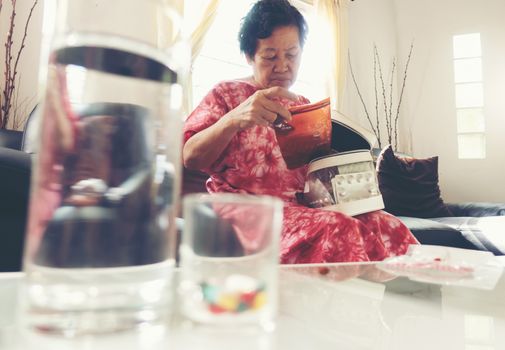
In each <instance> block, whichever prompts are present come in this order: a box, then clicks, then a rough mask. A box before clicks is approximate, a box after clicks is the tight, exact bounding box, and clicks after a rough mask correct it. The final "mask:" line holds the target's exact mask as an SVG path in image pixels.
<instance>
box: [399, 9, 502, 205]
mask: <svg viewBox="0 0 505 350" xmlns="http://www.w3.org/2000/svg"><path fill="white" fill-rule="evenodd" d="M394 5H395V10H396V13H397V25H398V33H399V37H398V51H399V52H405V51H407V49H408V45H410V41H411V40H412V39H415V48H414V50H415V52H414V54H413V60H412V62H411V68H410V69H409V77H408V81H407V89H406V95H405V101H404V104H403V107H404V108H403V110H402V114H403V116H405V118H406V119H405V120H406V123H404V125H403V127H404V132H405V134H407V135H408V133H409V130H410V131H411V133H412V147H413V154H414V155H415V156H417V157H429V156H435V155H438V156H439V173H440V184H441V189H442V195H443V198H444V199H445V200H446V201H450V202H462V201H493V202H503V201H505V184H504V183H503V178H504V174H505V156H504V153H503V150H504V148H505V147H504V146H505V141H504V140H505V138H504V136H503V135H505V119H504V117H505V99H504V98H503V91H505V63H504V62H505V45H504V43H505V24H504V22H503V14H504V13H505V1H503V0H485V1H474V0H424V1H418V0H395V1H394ZM473 32H480V33H481V42H482V55H483V63H482V64H483V82H484V100H485V102H484V103H485V107H484V113H485V117H486V139H487V149H486V153H487V157H486V159H482V160H460V159H458V150H457V136H456V111H455V105H454V100H455V97H454V76H453V61H452V36H453V35H455V34H465V33H473Z"/></svg>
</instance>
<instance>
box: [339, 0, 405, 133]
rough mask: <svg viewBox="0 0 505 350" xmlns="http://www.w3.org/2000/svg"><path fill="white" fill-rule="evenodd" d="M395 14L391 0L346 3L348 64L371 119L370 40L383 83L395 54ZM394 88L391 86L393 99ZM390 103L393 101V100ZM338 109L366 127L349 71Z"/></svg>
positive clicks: (372, 61) (372, 113)
mask: <svg viewBox="0 0 505 350" xmlns="http://www.w3.org/2000/svg"><path fill="white" fill-rule="evenodd" d="M396 35H397V34H396V14H395V8H394V3H393V0H358V1H354V2H351V3H350V5H349V52H350V55H351V59H350V61H351V64H352V68H353V71H354V75H355V77H356V81H357V83H358V87H359V89H360V92H361V94H362V96H363V99H364V101H365V104H366V107H367V110H368V113H369V115H370V117H371V118H372V119H373V120H374V121H375V118H376V109H375V104H376V103H375V101H376V99H375V91H374V54H373V47H374V44H375V45H377V49H378V51H379V55H380V57H381V65H382V70H383V75H384V79H385V80H386V84H388V82H389V78H390V76H391V75H390V69H391V63H392V57H394V56H396V53H397V47H396ZM378 84H379V85H378V89H379V90H378V91H379V96H378V99H379V102H381V101H382V100H383V99H382V92H381V91H382V90H381V89H382V88H381V85H380V82H378ZM396 96H397V90H396V89H393V98H394V99H396ZM393 105H394V103H393ZM340 110H341V111H342V112H343V113H344V114H345V115H347V116H349V117H350V118H352V119H355V120H357V121H358V122H359V123H360V124H361V125H362V126H364V127H367V128H368V129H370V125H369V123H368V121H367V119H366V114H365V112H364V108H363V104H362V103H361V102H360V98H359V97H358V93H357V90H356V87H355V86H354V83H353V80H352V77H351V74H350V71H349V70H348V74H347V78H346V89H345V91H344V100H343V105H342V106H341V107H340ZM383 115H384V113H383V107H381V106H379V116H380V118H381V119H380V124H381V125H382V126H383V128H381V130H382V131H381V134H382V136H384V135H385V134H386V131H385V129H384V126H385V121H384V120H383V119H382V118H383V117H382V116H383Z"/></svg>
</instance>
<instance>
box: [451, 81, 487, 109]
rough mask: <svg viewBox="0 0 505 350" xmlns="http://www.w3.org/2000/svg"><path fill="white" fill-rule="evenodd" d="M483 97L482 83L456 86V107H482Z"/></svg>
mask: <svg viewBox="0 0 505 350" xmlns="http://www.w3.org/2000/svg"><path fill="white" fill-rule="evenodd" d="M483 95H484V94H483V91H482V83H467V84H456V107H457V108H468V107H482V106H483V104H484V96H483Z"/></svg>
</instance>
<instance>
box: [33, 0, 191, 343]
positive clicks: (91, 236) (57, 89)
mask: <svg viewBox="0 0 505 350" xmlns="http://www.w3.org/2000/svg"><path fill="white" fill-rule="evenodd" d="M45 3H46V7H45V23H44V25H45V27H44V28H45V29H44V31H45V33H44V34H45V36H44V48H43V52H45V53H46V54H45V57H46V62H43V69H42V70H43V71H45V74H43V75H44V76H42V78H41V80H42V81H44V82H45V97H44V100H43V103H42V106H41V108H42V114H43V115H42V124H41V128H40V135H39V136H40V147H39V151H38V154H37V162H36V166H35V171H34V174H33V177H32V189H31V198H30V214H29V221H28V228H27V241H26V246H25V253H24V254H25V256H24V270H25V272H26V276H27V284H26V296H27V297H26V298H25V302H26V304H25V305H24V306H25V307H24V308H23V310H24V311H25V312H24V316H25V317H24V320H25V321H26V322H27V323H28V325H29V327H31V328H35V329H38V330H39V331H43V332H46V333H56V334H64V335H70V336H71V335H79V334H87V333H98V332H111V331H117V330H122V329H128V328H131V327H133V326H136V325H140V324H145V323H151V322H157V321H160V320H162V319H163V317H164V315H165V313H166V312H167V311H168V310H169V309H170V302H171V299H172V297H171V295H170V290H172V289H173V288H172V282H171V279H172V277H171V275H172V270H173V267H174V263H175V235H176V231H175V225H174V218H175V215H174V210H175V207H176V206H177V199H178V197H179V185H178V183H179V173H180V170H179V164H180V143H181V130H182V127H181V126H182V105H183V103H182V99H183V84H184V76H185V74H186V69H187V62H189V58H188V57H189V56H188V50H187V47H186V42H185V40H184V38H183V37H182V33H180V29H181V25H180V23H179V21H180V18H179V16H178V14H177V12H176V11H175V9H174V8H172V6H171V5H170V4H172V2H170V1H164V0H94V1H89V0H48V1H46V2H45ZM53 23H54V28H53V29H52V30H50V31H49V30H48V26H47V25H48V24H53ZM48 32H50V34H48ZM43 57H44V54H43Z"/></svg>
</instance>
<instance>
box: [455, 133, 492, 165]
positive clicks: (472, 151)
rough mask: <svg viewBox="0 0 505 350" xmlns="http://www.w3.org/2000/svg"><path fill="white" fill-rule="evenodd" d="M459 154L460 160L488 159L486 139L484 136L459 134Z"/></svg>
mask: <svg viewBox="0 0 505 350" xmlns="http://www.w3.org/2000/svg"><path fill="white" fill-rule="evenodd" d="M458 153H459V158H460V159H484V158H486V138H485V136H484V134H480V133H479V134H459V135H458Z"/></svg>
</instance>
